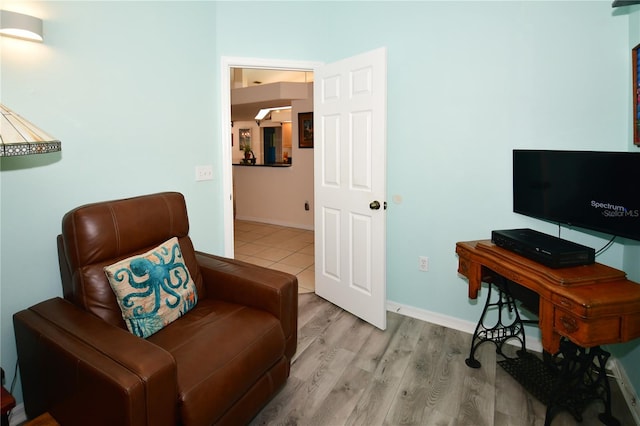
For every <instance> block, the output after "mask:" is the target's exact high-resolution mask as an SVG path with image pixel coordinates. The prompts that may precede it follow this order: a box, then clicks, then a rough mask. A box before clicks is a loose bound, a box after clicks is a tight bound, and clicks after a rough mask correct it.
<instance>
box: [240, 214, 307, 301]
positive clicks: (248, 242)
mask: <svg viewBox="0 0 640 426" xmlns="http://www.w3.org/2000/svg"><path fill="white" fill-rule="evenodd" d="M234 239H235V257H236V259H239V260H243V261H245V262H249V263H253V264H255V265H260V266H265V267H267V268H272V269H278V270H280V271H285V272H288V273H290V274H294V275H296V276H297V277H298V292H299V293H312V292H314V291H315V276H314V273H315V272H314V271H315V270H314V245H313V231H308V230H306V229H298V228H288V227H285V226H279V225H270V224H266V223H258V222H247V221H242V220H236V221H235V230H234Z"/></svg>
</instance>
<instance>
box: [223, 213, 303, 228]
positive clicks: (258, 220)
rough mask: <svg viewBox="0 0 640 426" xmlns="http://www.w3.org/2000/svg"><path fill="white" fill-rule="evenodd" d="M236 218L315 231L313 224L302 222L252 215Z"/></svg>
mask: <svg viewBox="0 0 640 426" xmlns="http://www.w3.org/2000/svg"><path fill="white" fill-rule="evenodd" d="M236 220H244V221H247V222H258V223H266V224H269V225H278V226H286V227H287V228H297V229H304V230H306V231H313V229H314V228H313V225H304V224H300V223H291V222H286V221H282V220H272V219H265V218H263V217H251V216H236Z"/></svg>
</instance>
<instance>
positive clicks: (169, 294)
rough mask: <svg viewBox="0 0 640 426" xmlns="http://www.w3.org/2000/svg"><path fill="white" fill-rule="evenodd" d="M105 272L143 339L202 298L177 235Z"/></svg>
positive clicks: (131, 327)
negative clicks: (199, 297) (197, 291)
mask: <svg viewBox="0 0 640 426" xmlns="http://www.w3.org/2000/svg"><path fill="white" fill-rule="evenodd" d="M104 271H105V273H106V274H107V278H108V279H109V284H111V288H112V289H113V291H114V293H115V294H116V298H117V299H118V304H119V305H120V309H121V310H122V318H124V321H125V323H126V324H127V328H128V329H129V331H130V332H132V333H133V334H135V335H137V336H140V337H143V338H146V337H149V336H151V335H152V334H154V333H156V332H158V331H159V330H161V329H162V328H163V327H164V326H166V325H168V324H170V323H171V322H173V321H175V320H176V319H178V318H179V317H181V316H182V315H184V314H185V313H186V312H188V311H189V310H190V309H191V308H193V307H194V306H195V305H196V303H197V301H198V295H197V293H196V285H195V283H194V282H193V279H192V278H191V274H189V271H188V270H187V265H185V263H184V259H183V258H182V251H181V250H180V244H179V243H178V239H177V238H175V237H174V238H172V239H170V240H168V241H166V242H164V243H163V244H161V245H160V246H158V247H156V248H154V249H153V250H150V251H148V252H147V253H144V254H141V255H138V256H133V257H130V258H128V259H124V260H121V261H120V262H118V263H115V264H113V265H110V266H107V267H105V268H104Z"/></svg>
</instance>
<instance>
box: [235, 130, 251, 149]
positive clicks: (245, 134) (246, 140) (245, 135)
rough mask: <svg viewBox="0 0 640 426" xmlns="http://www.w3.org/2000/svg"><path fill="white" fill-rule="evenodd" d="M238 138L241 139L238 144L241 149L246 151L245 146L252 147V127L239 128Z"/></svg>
mask: <svg viewBox="0 0 640 426" xmlns="http://www.w3.org/2000/svg"><path fill="white" fill-rule="evenodd" d="M238 139H240V143H239V144H238V145H239V147H240V151H244V149H245V147H247V149H249V150H250V149H251V129H238Z"/></svg>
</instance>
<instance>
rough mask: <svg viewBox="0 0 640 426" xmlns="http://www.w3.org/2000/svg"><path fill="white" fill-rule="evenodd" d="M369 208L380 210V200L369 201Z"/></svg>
mask: <svg viewBox="0 0 640 426" xmlns="http://www.w3.org/2000/svg"><path fill="white" fill-rule="evenodd" d="M369 208H370V209H371V210H378V209H379V208H380V202H379V201H372V202H370V203H369Z"/></svg>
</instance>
